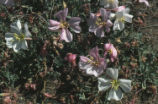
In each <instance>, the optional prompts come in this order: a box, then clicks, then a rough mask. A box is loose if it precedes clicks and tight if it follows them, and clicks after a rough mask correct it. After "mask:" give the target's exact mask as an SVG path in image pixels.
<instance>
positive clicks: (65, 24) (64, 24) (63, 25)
mask: <svg viewBox="0 0 158 104" xmlns="http://www.w3.org/2000/svg"><path fill="white" fill-rule="evenodd" d="M60 27H61V28H68V27H69V24H68V23H67V22H66V21H62V22H61V23H60Z"/></svg>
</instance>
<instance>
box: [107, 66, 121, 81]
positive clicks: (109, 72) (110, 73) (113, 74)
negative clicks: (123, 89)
mask: <svg viewBox="0 0 158 104" xmlns="http://www.w3.org/2000/svg"><path fill="white" fill-rule="evenodd" d="M106 74H107V75H108V76H109V77H110V78H112V79H114V80H117V78H118V69H115V68H107V69H106Z"/></svg>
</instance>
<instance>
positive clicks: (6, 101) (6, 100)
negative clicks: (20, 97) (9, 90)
mask: <svg viewBox="0 0 158 104" xmlns="http://www.w3.org/2000/svg"><path fill="white" fill-rule="evenodd" d="M3 103H4V104H11V103H12V100H11V98H10V96H6V97H5V98H4V99H3Z"/></svg>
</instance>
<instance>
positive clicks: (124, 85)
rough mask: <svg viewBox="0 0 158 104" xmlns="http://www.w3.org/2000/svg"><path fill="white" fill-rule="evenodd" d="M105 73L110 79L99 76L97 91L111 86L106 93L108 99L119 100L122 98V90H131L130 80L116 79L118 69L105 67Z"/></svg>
mask: <svg viewBox="0 0 158 104" xmlns="http://www.w3.org/2000/svg"><path fill="white" fill-rule="evenodd" d="M106 74H107V75H108V78H110V79H104V78H102V77H99V78H98V89H99V91H106V90H107V89H109V88H111V89H110V92H109V95H108V100H111V99H114V100H116V101H118V100H121V99H122V98H123V92H130V91H131V80H127V79H118V69H113V68H107V69H106ZM122 91H123V92H122Z"/></svg>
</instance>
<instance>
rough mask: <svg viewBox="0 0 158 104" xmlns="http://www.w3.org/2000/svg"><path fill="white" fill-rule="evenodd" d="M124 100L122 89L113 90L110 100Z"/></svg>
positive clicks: (110, 93)
mask: <svg viewBox="0 0 158 104" xmlns="http://www.w3.org/2000/svg"><path fill="white" fill-rule="evenodd" d="M122 98H123V93H122V91H121V89H120V88H118V90H114V89H113V88H112V89H111V90H110V92H109V96H108V100H111V99H113V100H116V101H118V100H121V99H122Z"/></svg>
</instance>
